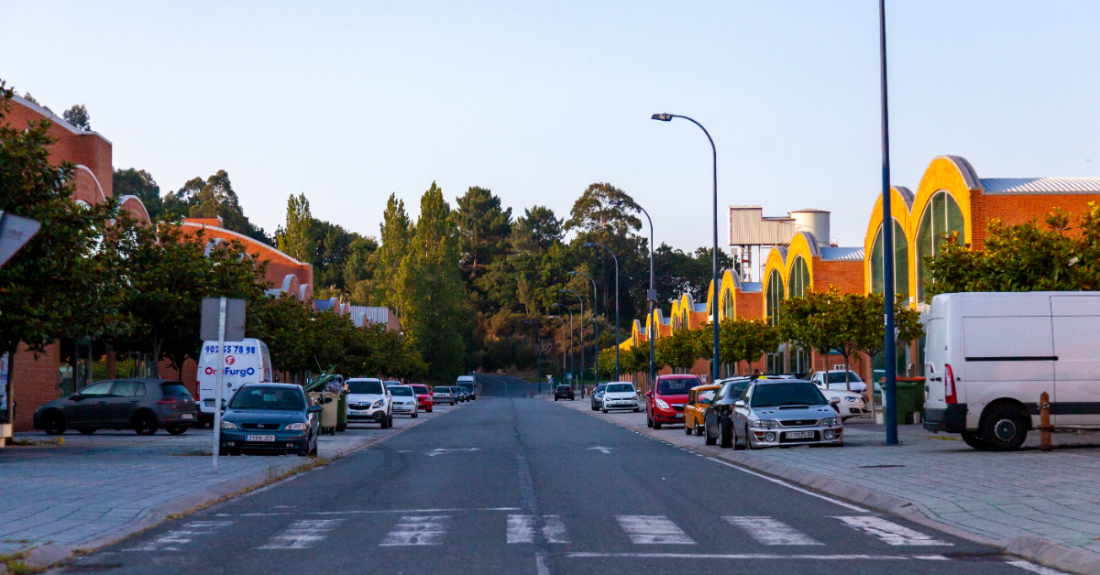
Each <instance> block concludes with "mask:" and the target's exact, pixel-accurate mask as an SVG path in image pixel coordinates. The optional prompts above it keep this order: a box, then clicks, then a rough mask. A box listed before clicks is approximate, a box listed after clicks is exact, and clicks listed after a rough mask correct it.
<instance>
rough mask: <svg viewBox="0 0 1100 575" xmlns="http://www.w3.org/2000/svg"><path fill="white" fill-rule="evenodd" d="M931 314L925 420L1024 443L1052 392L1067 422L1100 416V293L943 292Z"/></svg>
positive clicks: (1058, 414) (1055, 415)
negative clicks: (1045, 397)
mask: <svg viewBox="0 0 1100 575" xmlns="http://www.w3.org/2000/svg"><path fill="white" fill-rule="evenodd" d="M927 317H928V321H927V322H926V323H925V329H926V333H927V340H926V344H925V360H924V361H925V363H924V368H925V369H924V374H925V394H926V398H925V401H924V413H923V416H924V418H923V425H924V428H925V429H928V430H930V431H946V432H948V433H959V434H962V438H963V441H965V442H966V444H967V445H969V446H970V447H973V448H975V449H980V450H993V451H1012V450H1015V449H1019V447H1020V446H1021V445H1022V444H1023V443H1024V440H1025V439H1026V438H1027V433H1028V431H1029V430H1032V429H1036V428H1038V427H1039V425H1040V422H1041V419H1040V410H1039V403H1040V401H1041V396H1042V394H1043V393H1044V392H1046V393H1047V394H1048V400H1049V402H1050V423H1051V425H1053V426H1054V427H1055V428H1056V430H1057V431H1062V430H1065V431H1071V430H1077V429H1084V428H1090V427H1091V428H1095V427H1096V426H1098V425H1100V354H1097V353H1096V348H1097V341H1098V340H1100V292H1017V293H952V294H941V295H937V296H935V297H933V298H932V305H931V307H930V309H929V310H928V316H927Z"/></svg>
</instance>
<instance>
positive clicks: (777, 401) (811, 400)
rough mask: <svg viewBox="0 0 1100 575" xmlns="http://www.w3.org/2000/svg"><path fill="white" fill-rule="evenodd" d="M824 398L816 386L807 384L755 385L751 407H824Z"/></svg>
mask: <svg viewBox="0 0 1100 575" xmlns="http://www.w3.org/2000/svg"><path fill="white" fill-rule="evenodd" d="M826 403H827V402H826V401H825V396H824V395H821V392H820V391H818V389H817V386H815V385H814V384H812V383H807V382H791V383H768V384H764V385H757V386H756V387H755V388H753V391H752V406H753V407H781V406H784V405H825V404H826Z"/></svg>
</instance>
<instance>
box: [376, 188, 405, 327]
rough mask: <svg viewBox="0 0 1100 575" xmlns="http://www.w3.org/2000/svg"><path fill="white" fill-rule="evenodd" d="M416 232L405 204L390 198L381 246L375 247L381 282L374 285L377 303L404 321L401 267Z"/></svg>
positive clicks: (395, 198) (384, 216) (384, 217)
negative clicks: (386, 307)
mask: <svg viewBox="0 0 1100 575" xmlns="http://www.w3.org/2000/svg"><path fill="white" fill-rule="evenodd" d="M414 233H415V229H414V228H413V225H412V222H411V221H410V220H409V216H408V214H407V213H406V212H405V202H404V201H403V200H399V199H397V195H396V194H390V198H389V200H388V201H387V202H386V211H385V212H383V214H382V226H381V234H380V236H379V237H380V239H381V245H380V246H379V247H378V253H377V258H378V268H377V269H378V270H379V271H380V272H381V276H382V277H381V278H380V279H381V281H379V282H377V284H376V287H377V289H378V292H379V293H378V300H379V301H380V302H381V303H382V305H385V306H389V307H390V308H391V309H393V310H394V312H395V313H396V314H397V317H399V318H400V317H404V315H405V312H406V308H407V307H408V303H407V302H408V294H407V293H406V291H405V277H404V276H403V275H402V273H403V272H402V266H403V264H404V262H405V260H406V259H407V257H408V255H409V244H410V242H411V241H412V237H413V234H414Z"/></svg>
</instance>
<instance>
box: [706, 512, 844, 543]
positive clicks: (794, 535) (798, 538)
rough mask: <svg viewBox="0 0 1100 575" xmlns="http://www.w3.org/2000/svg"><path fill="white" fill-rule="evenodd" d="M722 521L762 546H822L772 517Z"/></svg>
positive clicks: (730, 518) (737, 518)
mask: <svg viewBox="0 0 1100 575" xmlns="http://www.w3.org/2000/svg"><path fill="white" fill-rule="evenodd" d="M722 519H725V520H726V522H727V523H729V524H730V525H733V526H734V527H738V528H740V529H741V530H743V531H744V532H745V533H748V534H749V537H752V538H753V539H755V540H756V542H757V543H760V544H761V545H822V543H820V542H818V541H815V540H814V539H812V538H810V537H809V536H807V535H805V534H804V533H802V532H800V531H798V530H797V529H795V528H793V527H791V526H790V525H787V524H786V523H783V522H782V521H778V520H776V519H772V518H771V517H759V516H728V517H723V518H722Z"/></svg>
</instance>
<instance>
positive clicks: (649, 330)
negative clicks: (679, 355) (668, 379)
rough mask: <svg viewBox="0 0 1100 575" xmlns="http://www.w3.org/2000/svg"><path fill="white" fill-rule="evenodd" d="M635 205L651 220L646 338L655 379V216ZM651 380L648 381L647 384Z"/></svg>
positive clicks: (651, 377) (650, 367)
mask: <svg viewBox="0 0 1100 575" xmlns="http://www.w3.org/2000/svg"><path fill="white" fill-rule="evenodd" d="M634 207H636V208H638V209H639V210H641V211H642V213H643V214H645V219H646V220H648V221H649V291H648V292H646V296H645V298H646V300H647V301H648V302H649V327H647V328H646V339H648V340H649V381H650V382H651V381H653V380H654V379H655V378H656V377H657V366H656V365H655V362H654V359H653V358H654V356H653V342H654V340H656V339H657V338H656V334H655V333H653V306H655V305H656V304H657V289H656V288H655V287H653V218H651V217H649V212H647V211H645V208H643V207H642V206H639V205H638V204H634ZM648 385H649V382H646V386H648Z"/></svg>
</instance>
